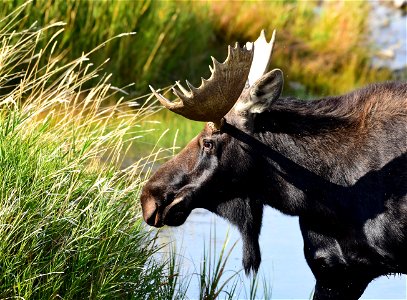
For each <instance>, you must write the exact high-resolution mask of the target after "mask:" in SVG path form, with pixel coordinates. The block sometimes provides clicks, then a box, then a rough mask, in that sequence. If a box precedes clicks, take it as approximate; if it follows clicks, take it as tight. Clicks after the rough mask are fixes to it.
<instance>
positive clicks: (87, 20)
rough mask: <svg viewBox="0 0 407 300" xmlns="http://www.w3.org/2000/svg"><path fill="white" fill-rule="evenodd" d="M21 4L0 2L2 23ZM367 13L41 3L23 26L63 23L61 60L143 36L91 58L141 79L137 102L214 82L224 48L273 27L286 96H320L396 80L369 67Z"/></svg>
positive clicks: (333, 5)
mask: <svg viewBox="0 0 407 300" xmlns="http://www.w3.org/2000/svg"><path fill="white" fill-rule="evenodd" d="M24 1H25V0H16V1H6V2H2V3H1V4H0V8H1V9H0V16H1V15H2V14H5V13H7V12H9V11H11V10H13V9H14V8H15V6H16V5H18V4H21V3H23V2H24ZM369 7H370V4H369V2H368V1H295V0H294V1H292V0H289V1H288V0H287V1H211V0H207V1H181V2H180V1H172V0H169V1H151V0H142V1H73V0H69V1H65V0H57V1H52V0H39V1H35V2H32V3H30V4H28V5H27V6H26V8H25V9H24V11H23V12H22V13H21V15H20V19H21V21H20V25H19V27H20V28H26V27H27V26H28V25H31V24H33V23H34V22H37V26H44V25H45V24H49V23H50V22H54V21H55V20H58V21H63V22H66V23H67V25H66V26H65V34H64V38H63V39H62V40H61V41H60V43H59V45H57V47H59V48H60V49H63V50H64V55H63V56H62V57H61V60H62V62H64V63H67V62H69V61H70V60H72V58H74V57H79V56H80V55H81V53H82V51H90V50H91V49H93V48H94V47H96V46H97V45H98V44H100V43H103V42H104V41H105V40H107V39H109V38H111V37H113V36H115V35H117V34H120V33H122V32H130V31H131V32H137V36H136V37H130V36H129V37H125V38H122V39H117V40H114V41H112V42H111V43H109V44H107V45H106V47H104V49H103V51H99V52H97V53H95V54H93V55H92V60H93V61H94V62H96V63H102V62H103V61H104V60H105V59H106V58H109V57H114V60H113V61H112V62H111V63H109V64H108V65H107V66H105V70H106V71H107V72H112V73H114V74H115V76H114V78H113V79H112V80H113V83H115V84H117V85H127V84H129V83H132V82H134V83H135V85H134V86H133V88H132V92H133V93H135V94H137V95H142V94H144V93H146V92H148V84H153V85H154V86H157V87H160V86H167V85H169V84H172V83H173V82H174V81H175V80H183V79H186V78H188V79H189V80H190V81H191V82H193V83H194V82H195V83H198V82H200V77H201V76H206V77H208V76H209V75H210V73H209V70H208V68H207V65H208V64H210V63H211V61H210V55H212V56H215V57H217V58H220V59H221V58H222V56H223V57H224V56H225V55H226V50H225V45H226V44H230V43H234V42H235V41H241V42H245V41H247V40H254V39H255V38H256V37H257V36H258V33H259V32H260V30H261V29H262V28H266V29H267V31H268V32H269V33H271V32H272V30H273V29H276V30H277V42H276V45H275V52H274V55H273V62H272V67H279V68H281V69H282V70H283V71H284V72H285V75H286V77H285V81H286V82H287V84H286V87H285V90H287V91H288V92H289V93H295V94H297V95H298V94H299V95H307V94H310V93H311V94H313V95H322V94H338V93H342V92H346V91H349V90H351V89H353V88H355V87H356V86H361V85H364V84H367V83H369V82H372V81H380V80H387V79H389V78H390V77H391V74H390V72H389V71H386V70H377V69H374V68H372V67H371V65H370V60H371V57H372V55H373V52H372V51H371V50H370V45H369V41H368V34H369V33H368V24H367V21H368V15H369ZM22 16H28V17H24V18H23V17H22ZM53 33H54V32H53V31H49V33H48V34H49V35H50V36H51V35H52V34H53Z"/></svg>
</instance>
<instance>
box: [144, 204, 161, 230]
mask: <svg viewBox="0 0 407 300" xmlns="http://www.w3.org/2000/svg"><path fill="white" fill-rule="evenodd" d="M157 214H158V207H156V209H155V210H154V211H153V213H152V214H150V216H149V217H147V219H146V223H147V224H148V225H150V226H154V225H155V223H156V218H157Z"/></svg>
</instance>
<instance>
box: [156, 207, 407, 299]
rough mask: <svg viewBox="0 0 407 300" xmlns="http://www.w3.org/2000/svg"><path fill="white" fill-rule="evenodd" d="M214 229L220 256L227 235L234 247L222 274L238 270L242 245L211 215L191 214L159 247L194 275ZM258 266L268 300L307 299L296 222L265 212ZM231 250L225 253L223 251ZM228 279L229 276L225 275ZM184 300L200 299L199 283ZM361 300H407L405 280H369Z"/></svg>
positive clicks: (309, 281) (307, 277)
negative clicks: (171, 251)
mask: <svg viewBox="0 0 407 300" xmlns="http://www.w3.org/2000/svg"><path fill="white" fill-rule="evenodd" d="M214 226H215V228H216V240H215V241H214V242H215V243H216V249H217V253H219V252H220V250H221V248H222V245H223V243H224V241H225V237H226V234H227V232H228V231H229V240H230V241H229V245H232V244H233V243H234V242H235V241H238V244H237V246H236V248H234V249H233V252H232V254H231V257H230V258H229V260H228V263H227V267H226V270H229V271H238V270H241V269H242V265H241V258H242V251H241V247H242V244H241V242H240V234H239V232H238V231H237V230H236V229H234V228H231V227H230V226H229V224H228V223H227V222H226V221H224V220H223V219H221V218H220V217H217V216H215V215H214V214H212V213H210V212H208V211H206V210H203V209H197V210H194V211H193V212H192V214H191V215H190V217H189V218H188V220H187V222H186V223H185V224H184V225H182V226H180V227H174V228H165V229H164V230H163V231H162V232H161V238H162V241H168V240H170V241H173V242H174V243H175V245H176V247H177V253H183V269H182V271H181V273H182V274H189V276H190V274H193V273H198V272H199V265H200V262H201V260H202V258H203V257H204V247H206V249H207V248H208V244H209V241H210V238H211V235H210V232H211V231H212V238H213V236H214V234H213V230H214ZM260 247H261V250H262V264H261V267H260V271H259V273H260V275H262V276H264V278H265V279H266V281H267V282H268V283H269V286H270V287H271V290H272V299H309V298H310V295H311V294H312V291H313V287H314V284H315V279H314V277H313V275H312V273H311V271H310V269H309V268H308V265H307V264H306V262H305V258H304V255H303V252H302V249H303V242H302V237H301V233H300V229H299V225H298V218H297V217H289V216H285V215H283V214H281V213H280V212H278V211H276V210H274V209H272V208H270V207H267V208H266V209H265V213H264V218H263V227H262V233H261V236H260ZM228 248H230V247H228ZM230 274H231V273H230ZM240 284H241V292H240V295H239V299H247V298H248V297H247V295H248V292H249V287H250V278H247V277H246V276H245V275H244V272H243V271H242V272H241V276H240ZM261 290H262V286H261V284H260V285H259V292H258V299H261V298H262V296H263V295H262V291H261ZM187 295H188V297H189V299H197V298H198V295H199V289H198V278H197V276H195V277H193V276H192V280H191V285H190V288H189V291H188V294H187ZM362 299H400V300H401V299H407V291H406V276H405V275H403V276H396V277H393V276H391V277H389V278H388V277H385V276H382V277H380V278H378V279H376V280H374V281H373V282H372V283H371V284H370V285H369V286H368V288H367V289H366V291H365V293H364V294H363V296H362Z"/></svg>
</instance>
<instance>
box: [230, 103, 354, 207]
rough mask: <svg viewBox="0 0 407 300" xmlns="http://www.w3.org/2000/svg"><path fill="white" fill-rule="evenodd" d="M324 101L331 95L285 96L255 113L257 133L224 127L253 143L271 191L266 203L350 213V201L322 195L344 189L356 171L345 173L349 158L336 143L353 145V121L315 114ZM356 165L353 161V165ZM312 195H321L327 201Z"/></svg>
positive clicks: (265, 186)
mask: <svg viewBox="0 0 407 300" xmlns="http://www.w3.org/2000/svg"><path fill="white" fill-rule="evenodd" d="M322 101H327V100H316V101H308V102H307V101H303V100H293V99H281V100H279V101H278V102H277V103H275V104H274V106H273V107H272V109H271V110H269V111H268V112H264V113H261V114H259V115H258V116H256V121H255V128H254V133H245V132H243V131H241V130H239V129H238V128H236V127H234V126H232V125H230V124H226V125H225V127H224V131H225V132H227V133H228V134H230V135H231V136H232V137H234V138H235V139H237V140H238V141H240V142H241V143H244V144H246V145H248V146H249V148H250V152H251V153H252V155H253V157H254V160H255V161H256V162H257V164H256V166H257V167H256V176H258V177H259V182H261V183H259V184H260V185H261V187H260V188H261V189H263V190H266V191H265V192H264V195H269V198H267V199H264V200H263V201H264V203H265V204H269V205H271V206H273V207H275V208H276V209H279V210H280V211H282V212H284V213H286V214H290V215H306V214H309V213H312V214H315V213H316V212H317V211H318V210H321V209H323V210H324V212H325V215H330V214H329V211H339V210H343V211H344V213H346V209H347V208H346V204H345V205H344V207H337V205H338V204H340V202H339V201H333V199H332V198H331V199H330V200H326V201H325V200H324V198H325V199H327V198H329V196H328V195H333V194H335V191H336V192H338V190H340V191H341V192H343V190H346V189H345V187H346V186H349V185H351V184H352V183H354V181H355V180H356V177H357V176H358V174H352V173H351V172H349V176H343V175H344V173H343V172H341V170H342V169H343V168H347V166H344V164H346V161H344V160H341V159H340V157H341V156H343V155H344V154H343V153H342V154H341V153H339V152H340V151H343V148H341V149H338V147H337V146H336V147H335V146H334V145H338V142H339V145H346V144H349V141H347V142H346V141H345V140H346V139H349V140H350V141H351V140H352V137H350V136H349V129H350V128H352V127H353V126H354V124H353V121H352V120H351V119H346V118H341V117H333V116H332V115H329V114H328V113H326V114H323V113H319V114H318V115H317V114H315V113H312V112H315V111H316V109H317V108H318V106H320V105H321V103H322ZM330 101H332V100H328V102H330ZM342 140H343V141H342ZM352 168H354V167H351V166H349V170H351V169H352ZM327 170H330V173H329V172H328V171H327ZM332 170H333V171H332ZM257 171H258V173H257ZM335 171H337V172H335ZM339 194H340V193H339ZM309 199H321V201H322V202H323V203H313V202H311V200H309ZM312 201H315V200H312ZM341 203H343V202H341Z"/></svg>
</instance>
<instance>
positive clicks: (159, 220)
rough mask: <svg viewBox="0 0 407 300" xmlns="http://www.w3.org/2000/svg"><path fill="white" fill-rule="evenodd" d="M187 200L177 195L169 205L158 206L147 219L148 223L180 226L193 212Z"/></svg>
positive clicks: (160, 225)
mask: <svg viewBox="0 0 407 300" xmlns="http://www.w3.org/2000/svg"><path fill="white" fill-rule="evenodd" d="M186 202H187V201H186V199H185V198H184V197H177V198H175V199H174V200H173V201H172V202H171V203H170V204H168V205H167V206H164V207H157V208H156V210H155V211H154V212H153V213H152V214H151V215H150V216H149V217H148V219H147V220H146V222H147V224H149V225H151V226H154V227H157V228H160V227H163V226H164V225H168V226H180V225H182V224H184V223H185V221H186V219H187V218H188V216H189V214H190V213H191V210H190V209H188V207H187V205H186Z"/></svg>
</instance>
